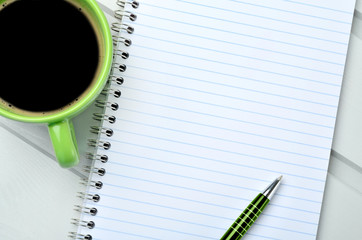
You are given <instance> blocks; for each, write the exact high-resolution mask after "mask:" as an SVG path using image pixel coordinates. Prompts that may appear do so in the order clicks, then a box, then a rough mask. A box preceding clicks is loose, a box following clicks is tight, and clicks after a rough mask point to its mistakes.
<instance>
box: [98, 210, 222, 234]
mask: <svg viewBox="0 0 362 240" xmlns="http://www.w3.org/2000/svg"><path fill="white" fill-rule="evenodd" d="M97 206H101V207H104V208H108V209H113V210H117V211H123V212H128V213H134V214H138V215H145V216H149V217H155V218H161V219H165V220H171V221H175V222H181V223H187V224H192V225H198V226H201V227H207V228H214V229H219V230H225V229H224V228H219V227H216V226H210V225H205V224H200V223H196V222H189V221H184V220H181V219H176V218H169V217H162V216H158V215H154V214H149V213H144V212H136V211H131V210H127V209H122V208H117V207H111V206H106V205H102V204H97Z"/></svg>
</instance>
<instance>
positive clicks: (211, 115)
mask: <svg viewBox="0 0 362 240" xmlns="http://www.w3.org/2000/svg"><path fill="white" fill-rule="evenodd" d="M122 99H126V100H129V101H133V102H139V103H144V104H149V105H153V106H158V107H164V108H169V109H175V110H180V111H185V112H190V113H195V114H199V115H205V116H210V117H215V118H220V119H226V120H230V121H235V122H238V123H241V122H242V123H248V124H252V125H256V126H262V127H268V128H274V129H278V130H284V131H288V132H294V133H299V134H303V135H309V136H313V137H320V138H325V139H329V140H331V139H332V138H331V137H327V136H322V135H317V134H313V133H307V132H300V131H295V130H291V129H286V128H280V127H275V126H270V125H266V124H260V123H255V122H248V121H244V120H241V119H233V118H228V117H222V116H217V115H213V114H208V113H200V112H198V111H192V110H186V109H182V108H177V107H172V106H166V105H161V104H156V103H150V102H146V101H141V100H138V99H132V98H128V97H125V96H122Z"/></svg>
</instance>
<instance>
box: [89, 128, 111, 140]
mask: <svg viewBox="0 0 362 240" xmlns="http://www.w3.org/2000/svg"><path fill="white" fill-rule="evenodd" d="M90 132H91V133H94V134H105V135H106V136H107V137H112V135H113V130H112V129H110V128H103V127H97V126H92V127H91V130H90Z"/></svg>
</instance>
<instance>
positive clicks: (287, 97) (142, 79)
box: [122, 74, 337, 109]
mask: <svg viewBox="0 0 362 240" xmlns="http://www.w3.org/2000/svg"><path fill="white" fill-rule="evenodd" d="M122 76H123V77H125V78H132V79H136V80H140V81H145V82H151V83H154V84H159V85H164V86H170V87H175V88H180V89H185V90H190V91H196V92H202V93H207V94H212V95H217V96H223V97H232V96H230V95H222V94H217V93H213V92H207V91H202V90H199V89H193V88H186V87H181V86H178V85H173V84H168V83H163V82H159V81H153V80H150V79H144V78H139V77H134V76H130V75H127V74H123V75H122ZM180 77H181V76H180ZM181 78H184V79H189V78H186V77H181ZM169 80H170V79H168V81H169ZM191 80H194V81H198V82H206V83H210V84H213V85H219V86H225V87H230V88H234V89H238V90H245V91H249V92H256V93H260V94H265V95H270V96H275V97H281V98H286V99H292V100H296V101H301V102H307V103H312V104H316V105H321V106H325V107H330V108H334V109H337V106H336V105H330V104H325V103H320V102H314V101H309V100H305V99H300V98H294V97H290V96H283V95H279V94H274V93H270V92H263V91H259V90H255V89H248V88H243V87H238V86H232V85H228V84H222V83H219V82H212V81H206V80H201V79H195V78H193V79H191Z"/></svg>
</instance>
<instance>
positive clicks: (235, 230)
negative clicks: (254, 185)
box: [220, 193, 269, 240]
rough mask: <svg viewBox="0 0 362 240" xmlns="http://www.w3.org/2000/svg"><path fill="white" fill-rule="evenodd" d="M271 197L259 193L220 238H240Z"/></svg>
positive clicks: (237, 239)
mask: <svg viewBox="0 0 362 240" xmlns="http://www.w3.org/2000/svg"><path fill="white" fill-rule="evenodd" d="M268 203H269V199H268V198H267V197H265V196H264V195H263V194H261V193H259V195H258V196H257V197H256V198H255V199H254V200H253V201H252V202H251V203H250V204H249V205H248V207H247V208H246V209H245V210H244V211H243V212H242V213H241V214H240V216H239V217H238V218H237V219H236V220H235V222H234V223H233V224H232V225H231V227H230V228H229V229H228V230H227V231H226V233H225V234H224V235H223V236H222V237H221V239H220V240H239V239H241V238H242V237H243V236H244V234H245V233H246V231H248V229H249V228H250V227H251V225H252V224H253V223H254V222H255V220H256V219H257V218H258V217H259V215H260V214H261V212H262V211H263V210H264V208H265V207H266V205H267V204H268Z"/></svg>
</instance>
